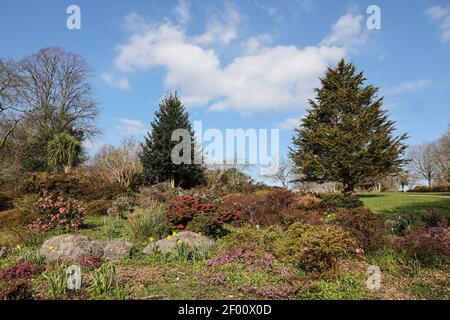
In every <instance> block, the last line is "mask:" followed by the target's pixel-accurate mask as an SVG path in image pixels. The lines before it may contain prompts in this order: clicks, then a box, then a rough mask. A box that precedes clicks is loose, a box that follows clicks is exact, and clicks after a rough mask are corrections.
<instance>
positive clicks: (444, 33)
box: [425, 5, 450, 43]
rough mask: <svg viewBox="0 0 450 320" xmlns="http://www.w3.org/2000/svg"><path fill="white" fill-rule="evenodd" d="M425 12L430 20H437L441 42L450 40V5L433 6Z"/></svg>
mask: <svg viewBox="0 0 450 320" xmlns="http://www.w3.org/2000/svg"><path fill="white" fill-rule="evenodd" d="M425 14H426V15H427V16H428V17H430V18H431V19H432V20H434V21H436V22H438V25H439V29H440V30H441V33H440V38H441V41H442V43H447V42H449V41H450V5H448V6H440V5H437V6H433V7H430V8H428V9H427V10H425Z"/></svg>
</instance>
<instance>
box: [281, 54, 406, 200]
mask: <svg viewBox="0 0 450 320" xmlns="http://www.w3.org/2000/svg"><path fill="white" fill-rule="evenodd" d="M366 80H367V79H366V78H365V77H364V74H363V73H362V72H361V73H357V72H356V68H355V66H354V65H353V64H347V63H346V62H345V60H344V59H342V60H341V61H340V62H339V63H338V65H337V67H336V68H328V70H327V72H326V74H325V76H324V77H323V78H321V79H320V81H321V87H320V88H318V89H316V90H315V91H316V97H315V99H312V100H309V104H310V106H311V108H310V109H309V110H308V111H307V115H306V117H305V118H304V119H303V123H302V124H301V126H300V127H299V128H297V129H296V136H294V138H293V147H292V148H291V152H290V156H291V158H292V159H293V161H294V163H295V164H296V170H297V174H298V176H299V177H300V180H302V181H309V182H319V183H322V182H329V181H334V182H341V183H342V184H343V186H344V190H343V192H344V194H345V195H351V194H352V192H353V191H354V189H355V187H357V186H358V185H359V184H360V183H363V182H367V181H376V180H377V179H379V178H381V177H384V176H386V175H387V174H390V173H394V172H398V171H399V170H400V168H401V166H402V163H403V161H404V160H403V159H402V156H403V154H404V151H405V148H406V146H405V145H404V144H403V143H402V142H403V140H405V139H406V138H407V136H406V135H401V136H398V137H394V131H395V128H394V124H395V122H394V121H391V120H389V118H388V115H387V113H386V111H385V110H383V98H382V97H378V91H379V89H378V88H376V87H374V86H371V85H368V86H366V85H365V84H364V83H365V81H366Z"/></svg>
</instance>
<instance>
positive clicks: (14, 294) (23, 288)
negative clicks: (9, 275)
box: [0, 282, 33, 301]
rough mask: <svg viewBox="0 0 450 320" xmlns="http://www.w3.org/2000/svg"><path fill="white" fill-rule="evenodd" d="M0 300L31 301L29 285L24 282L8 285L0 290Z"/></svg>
mask: <svg viewBox="0 0 450 320" xmlns="http://www.w3.org/2000/svg"><path fill="white" fill-rule="evenodd" d="M0 289H1V290H0V300H21V301H23V300H31V299H32V298H33V295H32V293H31V288H30V285H29V284H28V283H26V282H16V283H8V284H7V285H6V287H5V288H3V287H2V288H0Z"/></svg>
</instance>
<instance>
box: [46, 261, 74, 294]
mask: <svg viewBox="0 0 450 320" xmlns="http://www.w3.org/2000/svg"><path fill="white" fill-rule="evenodd" d="M42 277H43V278H44V279H45V280H47V282H48V283H49V284H50V288H51V293H52V296H53V297H54V298H58V297H61V296H62V295H64V294H66V293H67V278H68V275H67V272H66V268H65V267H64V266H58V267H57V268H56V269H55V270H50V271H47V272H45V273H43V274H42Z"/></svg>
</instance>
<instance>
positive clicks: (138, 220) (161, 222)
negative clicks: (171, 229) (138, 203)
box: [128, 203, 167, 242]
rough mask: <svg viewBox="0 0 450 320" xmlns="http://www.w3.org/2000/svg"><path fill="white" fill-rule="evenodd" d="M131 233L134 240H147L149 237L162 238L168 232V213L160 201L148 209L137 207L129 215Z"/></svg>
mask: <svg viewBox="0 0 450 320" xmlns="http://www.w3.org/2000/svg"><path fill="white" fill-rule="evenodd" d="M128 225H129V227H130V233H131V235H132V237H133V239H134V240H136V241H138V242H147V241H148V239H149V237H153V238H154V239H161V238H162V237H163V236H164V235H165V234H166V233H167V225H166V214H165V212H164V208H163V206H162V205H161V204H159V203H154V204H153V206H151V207H150V206H149V207H147V209H136V210H135V211H134V212H133V213H132V214H130V215H129V216H128Z"/></svg>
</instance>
